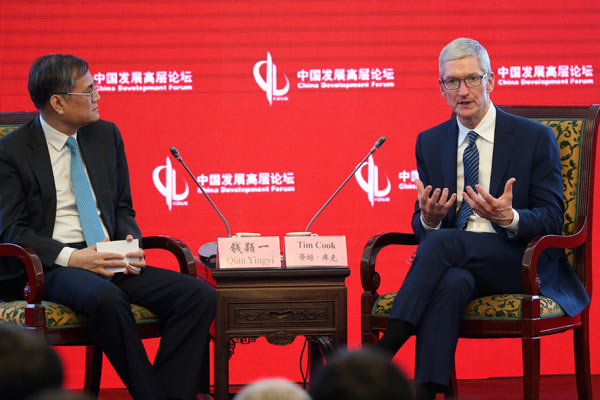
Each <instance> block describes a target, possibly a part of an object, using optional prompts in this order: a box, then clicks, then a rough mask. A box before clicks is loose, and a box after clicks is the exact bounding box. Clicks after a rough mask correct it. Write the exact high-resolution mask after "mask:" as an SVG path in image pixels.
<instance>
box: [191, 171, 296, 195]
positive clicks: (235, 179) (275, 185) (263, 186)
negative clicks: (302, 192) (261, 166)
mask: <svg viewBox="0 0 600 400" xmlns="http://www.w3.org/2000/svg"><path fill="white" fill-rule="evenodd" d="M197 180H198V183H199V184H200V185H202V187H203V188H204V190H205V191H206V192H207V193H221V194H238V193H242V194H251V193H252V194H254V193H293V192H295V191H296V177H295V175H294V172H281V173H280V172H233V173H232V172H225V173H220V172H217V173H209V174H208V175H207V174H201V175H199V176H198V178H197ZM198 192H200V189H198Z"/></svg>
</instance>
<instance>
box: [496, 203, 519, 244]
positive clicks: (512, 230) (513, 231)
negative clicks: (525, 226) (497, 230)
mask: <svg viewBox="0 0 600 400" xmlns="http://www.w3.org/2000/svg"><path fill="white" fill-rule="evenodd" d="M512 211H513V220H512V222H511V223H510V224H508V225H506V226H502V225H500V227H502V228H504V229H506V230H507V233H508V237H511V238H512V237H515V236H517V232H519V212H518V211H517V210H515V209H514V208H513V209H512Z"/></svg>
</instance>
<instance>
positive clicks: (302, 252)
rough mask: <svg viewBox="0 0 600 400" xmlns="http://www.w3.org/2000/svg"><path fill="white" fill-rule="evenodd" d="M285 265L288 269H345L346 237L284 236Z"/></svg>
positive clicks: (346, 255) (346, 258)
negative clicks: (317, 267) (318, 267)
mask: <svg viewBox="0 0 600 400" xmlns="http://www.w3.org/2000/svg"><path fill="white" fill-rule="evenodd" d="M284 245H285V263H286V266H287V267H288V268H290V267H316V266H320V267H347V266H348V253H347V251H346V236H286V237H285V238H284Z"/></svg>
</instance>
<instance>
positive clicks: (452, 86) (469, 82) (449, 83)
mask: <svg viewBox="0 0 600 400" xmlns="http://www.w3.org/2000/svg"><path fill="white" fill-rule="evenodd" d="M488 75H489V73H486V74H483V75H471V76H467V77H466V78H464V79H458V78H448V79H440V83H441V84H442V86H443V87H444V89H446V90H458V88H460V82H461V81H463V82H464V83H465V86H466V87H468V88H474V87H478V86H481V82H482V81H483V79H485V78H486V77H487V76H488Z"/></svg>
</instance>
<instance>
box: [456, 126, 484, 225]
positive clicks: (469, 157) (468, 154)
mask: <svg viewBox="0 0 600 400" xmlns="http://www.w3.org/2000/svg"><path fill="white" fill-rule="evenodd" d="M477 137H479V135H478V134H477V132H475V131H469V144H468V145H467V148H466V149H465V151H464V153H463V168H464V172H465V189H466V188H467V186H471V188H472V189H473V190H475V192H477V190H476V189H475V185H477V183H478V182H479V151H478V150H477V145H476V144H475V141H476V140H477ZM471 211H472V210H471V207H470V206H469V205H468V204H467V202H466V201H464V199H463V202H462V204H461V205H460V208H459V210H458V212H457V213H456V228H457V229H465V226H466V225H467V221H468V219H469V216H470V215H471Z"/></svg>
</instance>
